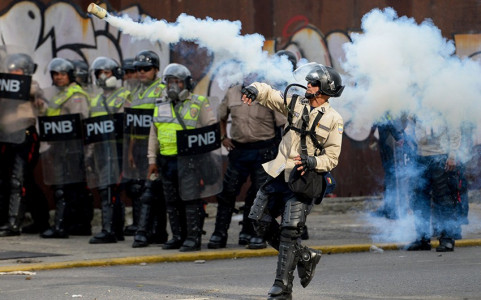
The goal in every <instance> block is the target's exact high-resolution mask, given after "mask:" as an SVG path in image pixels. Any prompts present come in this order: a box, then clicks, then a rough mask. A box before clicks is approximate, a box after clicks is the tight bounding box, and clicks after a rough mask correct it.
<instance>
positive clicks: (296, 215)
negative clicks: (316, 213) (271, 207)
mask: <svg viewBox="0 0 481 300" xmlns="http://www.w3.org/2000/svg"><path fill="white" fill-rule="evenodd" d="M309 209H310V205H309V204H305V203H302V202H299V201H297V200H295V199H291V200H288V201H287V203H286V205H285V208H284V213H283V215H282V222H281V227H287V228H289V227H290V228H302V227H304V225H305V223H306V217H307V214H308V213H309Z"/></svg>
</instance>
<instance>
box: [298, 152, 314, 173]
mask: <svg viewBox="0 0 481 300" xmlns="http://www.w3.org/2000/svg"><path fill="white" fill-rule="evenodd" d="M316 165H317V160H316V158H315V157H314V156H307V155H305V154H301V166H302V167H303V170H306V171H307V170H314V169H315V168H316Z"/></svg>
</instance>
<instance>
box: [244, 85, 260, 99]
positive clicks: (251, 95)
mask: <svg viewBox="0 0 481 300" xmlns="http://www.w3.org/2000/svg"><path fill="white" fill-rule="evenodd" d="M241 93H242V94H243V95H245V96H246V97H247V98H248V99H251V100H252V101H254V100H256V98H257V95H259V91H258V90H257V89H256V88H255V87H253V86H252V85H249V86H248V87H245V88H242V90H241Z"/></svg>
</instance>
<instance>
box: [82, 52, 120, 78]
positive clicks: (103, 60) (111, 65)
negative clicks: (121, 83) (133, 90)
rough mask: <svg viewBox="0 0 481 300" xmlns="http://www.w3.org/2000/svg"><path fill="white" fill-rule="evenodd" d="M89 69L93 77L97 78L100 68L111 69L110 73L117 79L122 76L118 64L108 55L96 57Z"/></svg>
mask: <svg viewBox="0 0 481 300" xmlns="http://www.w3.org/2000/svg"><path fill="white" fill-rule="evenodd" d="M90 69H91V71H92V72H93V73H94V75H95V78H97V75H98V71H100V70H103V71H112V74H113V75H114V76H115V78H117V79H122V76H123V71H122V69H121V68H120V66H119V64H118V63H117V62H116V61H115V60H113V59H111V58H108V57H105V56H99V57H97V58H96V59H95V60H94V61H93V63H92V67H91V68H90Z"/></svg>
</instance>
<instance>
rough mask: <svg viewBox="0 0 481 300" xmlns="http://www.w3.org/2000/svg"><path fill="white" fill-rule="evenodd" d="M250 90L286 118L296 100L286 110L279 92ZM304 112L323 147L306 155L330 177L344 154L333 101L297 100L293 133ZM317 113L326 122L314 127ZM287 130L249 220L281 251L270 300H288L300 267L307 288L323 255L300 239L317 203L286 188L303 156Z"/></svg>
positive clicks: (266, 167)
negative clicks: (298, 159) (332, 105)
mask: <svg viewBox="0 0 481 300" xmlns="http://www.w3.org/2000/svg"><path fill="white" fill-rule="evenodd" d="M323 70H325V67H324V69H323ZM324 72H327V71H324ZM331 76H332V75H331ZM251 86H253V87H255V89H257V91H258V96H257V97H256V101H258V102H259V103H260V104H261V105H264V106H266V107H268V108H270V109H273V110H276V111H279V112H280V113H282V114H284V115H285V116H287V115H288V107H289V106H290V105H291V103H290V102H291V101H292V98H289V99H286V100H287V106H286V105H285V103H284V99H283V97H282V95H281V93H280V92H279V91H276V90H274V89H272V88H271V87H270V86H269V85H267V84H264V83H257V82H256V83H253V84H252V85H251ZM338 88H340V89H338ZM336 89H338V90H337V92H336V96H338V95H339V94H340V93H341V92H342V89H343V87H340V79H339V83H338V87H336ZM333 90H334V88H333ZM304 111H307V112H308V115H309V123H308V125H307V128H315V139H316V140H317V142H318V143H319V144H320V145H321V146H322V150H321V149H318V148H317V147H316V146H315V145H314V144H313V142H312V140H311V139H309V138H308V139H306V147H307V149H306V150H307V154H308V155H309V157H313V158H314V159H315V161H316V165H315V171H317V172H329V171H331V170H332V169H334V168H335V167H336V166H337V164H338V159H339V155H340V153H341V143H342V133H343V128H344V124H343V119H342V117H341V116H340V115H339V113H338V112H337V111H335V110H334V108H332V107H331V105H330V104H329V102H325V103H323V104H321V105H320V106H318V107H315V108H314V107H310V105H309V103H308V100H307V99H304V97H301V96H299V97H298V99H297V100H296V102H295V105H294V107H293V110H292V120H291V122H290V124H292V126H293V127H294V128H301V127H302V126H303V112H304ZM318 114H322V117H321V119H320V120H319V121H318V123H317V124H313V123H314V120H316V117H317V116H318ZM287 128H288V127H286V129H285V131H286V133H285V134H284V136H283V138H282V141H281V143H280V145H279V152H278V154H277V157H276V158H275V159H273V160H271V161H269V162H267V163H265V164H263V167H264V170H265V171H266V172H267V174H269V178H268V179H267V181H266V183H265V184H264V185H263V186H262V187H261V189H260V190H259V192H258V194H257V197H256V200H255V203H254V205H253V207H252V210H251V214H250V215H249V217H253V216H255V215H256V216H259V218H258V219H257V218H256V220H258V222H257V223H256V230H257V231H258V234H260V235H263V236H264V237H266V239H267V242H268V243H269V244H270V245H271V246H272V247H274V248H275V249H277V250H278V251H279V255H278V265H277V271H276V279H275V283H274V285H273V286H272V288H271V289H270V291H269V299H290V298H289V297H290V295H291V293H292V281H293V276H294V275H293V273H294V270H295V268H296V266H297V269H298V273H299V277H300V280H301V285H302V286H303V287H305V286H307V284H309V282H310V280H311V279H312V276H313V270H314V268H315V266H316V264H317V263H318V262H319V259H320V255H321V253H320V252H319V251H317V250H313V249H310V248H308V247H306V246H301V244H300V236H301V234H302V230H303V227H304V225H305V223H306V218H307V215H308V214H309V212H310V210H311V208H312V205H313V200H314V199H307V198H306V197H301V196H299V195H298V194H294V193H293V192H292V190H291V189H290V188H289V186H288V184H287V182H288V180H289V175H290V173H291V171H292V170H293V169H294V168H297V167H298V166H296V165H295V161H294V158H295V157H297V156H299V155H301V154H302V151H301V136H300V134H299V132H298V131H296V130H293V129H292V128H291V129H290V130H287ZM260 207H263V208H264V209H260ZM278 216H282V218H281V224H280V225H279V224H278V223H277V221H276V220H275V219H276V218H277V217H278Z"/></svg>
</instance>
